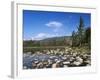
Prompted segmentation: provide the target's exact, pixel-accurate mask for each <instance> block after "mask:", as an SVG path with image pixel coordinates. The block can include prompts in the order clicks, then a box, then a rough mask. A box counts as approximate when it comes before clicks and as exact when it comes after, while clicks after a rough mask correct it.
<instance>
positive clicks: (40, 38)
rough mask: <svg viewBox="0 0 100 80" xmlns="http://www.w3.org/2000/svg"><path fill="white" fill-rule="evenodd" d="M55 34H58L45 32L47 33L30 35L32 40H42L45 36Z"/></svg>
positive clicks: (48, 36)
mask: <svg viewBox="0 0 100 80" xmlns="http://www.w3.org/2000/svg"><path fill="white" fill-rule="evenodd" d="M56 36H58V34H55V35H51V34H47V33H39V34H37V35H36V36H34V37H32V40H42V39H45V38H50V37H56Z"/></svg>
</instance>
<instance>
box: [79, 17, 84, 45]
mask: <svg viewBox="0 0 100 80" xmlns="http://www.w3.org/2000/svg"><path fill="white" fill-rule="evenodd" d="M84 33H85V31H84V21H83V19H82V17H80V22H79V27H78V40H79V46H82V43H83V42H84Z"/></svg>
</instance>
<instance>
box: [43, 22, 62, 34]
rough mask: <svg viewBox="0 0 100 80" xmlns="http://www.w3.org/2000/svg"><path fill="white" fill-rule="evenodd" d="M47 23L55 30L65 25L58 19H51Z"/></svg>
mask: <svg viewBox="0 0 100 80" xmlns="http://www.w3.org/2000/svg"><path fill="white" fill-rule="evenodd" d="M45 25H46V26H48V27H50V28H53V31H54V32H58V31H59V30H60V28H61V27H62V26H63V24H62V23H61V22H58V21H51V22H48V23H47V24H45Z"/></svg>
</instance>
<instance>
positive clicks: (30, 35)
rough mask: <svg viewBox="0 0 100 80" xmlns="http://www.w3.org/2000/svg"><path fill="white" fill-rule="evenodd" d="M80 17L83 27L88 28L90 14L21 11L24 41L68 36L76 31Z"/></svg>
mask: <svg viewBox="0 0 100 80" xmlns="http://www.w3.org/2000/svg"><path fill="white" fill-rule="evenodd" d="M80 16H81V17H82V18H83V20H84V25H85V27H90V26H91V14H90V13H74V12H73V13H71V12H51V11H33V10H23V37H24V40H31V39H32V40H41V39H44V38H50V37H56V36H70V35H71V33H72V31H76V30H77V27H78V25H79V19H80Z"/></svg>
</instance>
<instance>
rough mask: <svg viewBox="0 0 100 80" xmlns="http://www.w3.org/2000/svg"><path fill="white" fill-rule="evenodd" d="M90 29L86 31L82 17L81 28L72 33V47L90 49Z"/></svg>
mask: <svg viewBox="0 0 100 80" xmlns="http://www.w3.org/2000/svg"><path fill="white" fill-rule="evenodd" d="M90 29H91V28H90V27H88V28H86V29H85V26H84V20H83V19H82V17H80V21H79V26H78V29H77V31H76V32H75V31H73V32H72V47H75V46H76V47H78V46H80V47H81V46H88V47H90V45H91V44H90V42H91V31H90Z"/></svg>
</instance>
